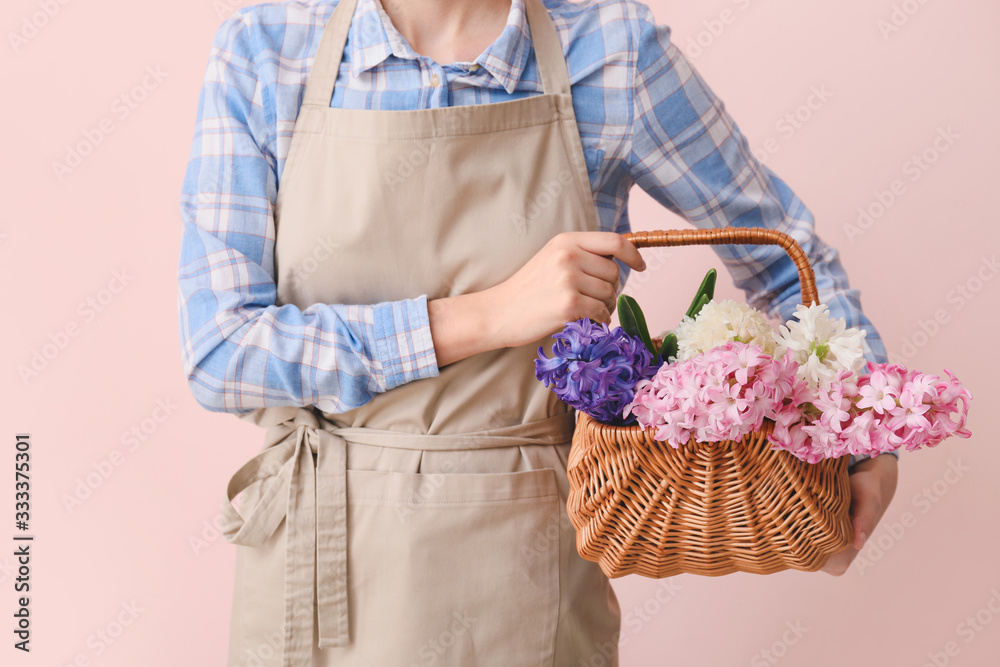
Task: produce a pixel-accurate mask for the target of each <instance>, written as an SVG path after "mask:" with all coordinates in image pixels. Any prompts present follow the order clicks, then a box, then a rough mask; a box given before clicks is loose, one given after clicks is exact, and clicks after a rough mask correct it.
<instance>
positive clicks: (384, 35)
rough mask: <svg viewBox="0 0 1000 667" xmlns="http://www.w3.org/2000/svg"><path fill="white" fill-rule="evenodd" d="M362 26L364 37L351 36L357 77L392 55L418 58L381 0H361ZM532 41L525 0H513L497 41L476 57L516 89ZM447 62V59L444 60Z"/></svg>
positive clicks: (509, 87)
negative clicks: (529, 34)
mask: <svg viewBox="0 0 1000 667" xmlns="http://www.w3.org/2000/svg"><path fill="white" fill-rule="evenodd" d="M359 29H360V31H361V34H362V35H363V36H364V38H363V39H361V40H358V39H354V40H351V41H350V42H349V44H348V46H347V48H348V49H349V50H350V55H351V76H352V77H355V78H356V77H357V76H358V75H359V74H361V72H364V71H366V70H369V69H371V68H373V67H375V66H376V65H378V64H380V63H381V62H382V61H384V60H385V59H387V58H388V57H389V56H390V55H393V56H396V57H397V58H408V59H414V58H416V57H417V56H418V54H417V53H416V52H415V51H414V50H413V48H412V47H411V46H410V44H409V43H408V42H407V41H406V38H405V37H403V35H402V34H400V32H399V31H398V30H396V27H395V26H394V25H393V24H392V21H391V20H390V19H389V16H388V15H387V14H386V13H385V10H384V9H383V8H382V4H381V3H380V2H379V0H358V13H357V14H356V15H355V19H354V25H353V26H352V28H351V30H352V32H353V33H355V34H357V31H358V30H359ZM530 48H531V43H530V41H529V39H528V22H527V19H526V17H525V9H524V0H511V5H510V12H508V14H507V24H506V25H505V26H504V29H503V31H502V32H501V33H500V36H499V37H498V38H497V40H496V41H495V42H493V44H491V45H490V46H489V47H488V48H487V49H486V50H485V51H483V52H482V53H481V54H479V56H478V57H477V58H476V59H475V61H474V62H476V63H478V64H479V65H480V66H482V67H483V69H485V70H486V71H488V72H489V73H490V74H491V75H493V79H494V80H495V81H496V82H497V84H499V86H500V87H502V88H503V89H505V90H506V91H507V92H508V93H513V92H514V89H515V88H516V87H517V83H518V81H520V79H521V75H522V74H523V73H524V68H525V66H526V64H527V62H528V52H529V51H530ZM444 64H447V63H444Z"/></svg>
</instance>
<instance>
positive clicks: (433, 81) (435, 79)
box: [431, 74, 441, 88]
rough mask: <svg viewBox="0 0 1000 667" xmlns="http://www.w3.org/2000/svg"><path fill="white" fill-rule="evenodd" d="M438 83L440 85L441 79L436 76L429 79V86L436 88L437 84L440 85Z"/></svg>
mask: <svg viewBox="0 0 1000 667" xmlns="http://www.w3.org/2000/svg"><path fill="white" fill-rule="evenodd" d="M440 83H441V79H439V78H438V75H437V74H434V76H432V77H431V85H432V86H434V87H435V88H436V87H437V86H438V84H440Z"/></svg>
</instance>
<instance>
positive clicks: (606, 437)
mask: <svg viewBox="0 0 1000 667" xmlns="http://www.w3.org/2000/svg"><path fill="white" fill-rule="evenodd" d="M626 236H628V237H630V240H632V241H633V242H636V245H637V246H638V247H643V246H644V245H684V244H688V243H732V242H734V241H735V242H747V243H776V244H780V245H782V246H783V247H785V249H786V251H788V253H789V255H791V256H792V258H793V260H795V262H796V264H797V266H798V268H799V278H800V282H801V284H802V286H803V301H804V302H806V303H808V304H809V305H805V304H803V305H799V306H798V308H797V309H796V312H795V314H794V318H795V320H797V321H793V320H789V321H788V322H786V323H785V324H783V325H780V326H779V327H778V328H777V329H775V328H774V327H772V326H771V324H770V323H769V322H768V321H767V319H766V317H765V316H764V314H763V313H761V312H760V311H758V310H757V309H755V308H752V307H750V306H748V305H746V304H740V303H736V302H734V301H730V300H722V301H718V300H715V298H714V289H715V281H716V276H717V274H716V271H715V270H714V269H713V270H711V271H709V272H708V274H707V275H706V276H705V279H704V280H703V281H702V284H701V286H700V287H699V289H698V290H697V291H696V293H695V296H694V298H693V299H692V301H691V305H690V307H689V308H688V310H687V311H686V313H685V314H684V315H683V317H682V318H681V321H680V323H679V324H678V325H677V326H676V327H675V328H674V329H673V330H672V331H669V332H664V333H663V334H662V335H661V336H659V337H657V338H655V339H654V338H651V337H650V335H649V333H648V329H647V326H646V322H645V318H644V316H643V314H642V311H641V309H640V308H639V306H638V304H637V303H636V302H635V300H634V299H632V298H631V297H629V296H626V295H622V296H621V297H619V300H618V313H619V319H620V321H621V326H618V327H615V328H613V329H611V328H609V327H608V325H606V324H599V323H595V322H592V321H591V320H588V319H581V320H578V321H576V322H569V323H567V324H566V327H565V329H564V330H563V331H562V332H560V333H557V334H555V335H554V336H553V337H554V338H555V339H556V343H555V344H554V345H553V347H552V354H553V356H552V357H551V358H546V357H545V356H544V354H543V350H542V348H539V358H538V359H537V360H536V362H535V373H536V377H537V378H538V379H539V380H540V381H542V382H544V383H545V384H546V386H549V387H550V388H551V389H552V390H553V391H554V392H555V393H556V394H557V395H559V397H560V398H561V399H562V400H563V401H565V402H566V403H567V404H568V405H570V406H571V407H573V408H575V409H577V410H578V411H579V413H580V414H579V419H578V423H577V429H576V432H575V434H574V438H573V447H572V451H571V453H570V458H569V465H568V474H569V478H570V497H569V501H568V503H567V509H568V511H569V515H570V519H571V520H572V521H573V524H574V526H575V527H576V529H577V548H578V551H579V552H580V554H581V555H582V556H583V557H584V558H588V559H589V560H593V561H596V562H598V563H599V564H600V565H601V568H602V570H603V571H604V572H605V574H607V575H608V576H611V577H617V576H623V575H625V574H629V573H638V574H643V575H645V576H651V577H666V576H671V575H673V574H678V573H681V572H692V573H696V574H704V575H720V574H728V573H730V572H735V571H745V572H756V573H760V574H766V573H771V572H776V571H779V570H784V569H788V568H794V569H799V570H805V571H815V570H818V569H820V568H821V567H822V566H823V564H824V563H825V562H826V560H827V558H828V557H829V556H830V555H832V554H833V553H836V552H837V551H840V550H842V549H843V548H844V547H846V546H847V545H848V543H849V541H850V539H851V525H850V517H849V506H850V497H849V496H850V490H849V489H850V487H849V484H848V479H847V476H848V472H847V464H848V459H849V457H850V455H856V456H875V455H877V454H881V453H886V452H892V451H895V450H897V449H900V448H905V449H907V450H915V449H919V448H922V447H934V446H936V445H938V444H939V443H941V442H942V441H944V440H945V439H946V438H948V437H950V436H959V437H963V438H967V437H969V436H970V435H971V433H970V432H969V430H968V429H967V428H966V427H965V423H966V419H967V415H968V409H969V403H970V401H971V398H972V395H971V393H970V392H969V391H968V390H967V389H966V388H965V387H964V386H962V384H961V383H960V382H959V381H958V379H957V378H956V377H955V376H954V375H953V374H952V373H951V371H949V370H948V369H945V371H944V372H945V373H946V375H947V377H946V378H942V377H940V376H937V375H932V374H929V373H922V372H918V371H915V370H908V369H906V368H904V367H903V366H901V365H898V364H888V363H882V364H876V363H872V362H866V360H865V358H864V347H863V338H864V336H865V334H866V332H865V331H864V330H861V329H857V328H848V327H846V326H845V323H844V321H843V319H839V320H834V319H833V318H831V317H830V315H829V311H828V308H827V306H826V305H824V304H820V303H818V299H817V298H816V295H815V283H814V278H813V275H812V269H811V267H810V266H809V264H808V260H807V259H806V257H805V255H804V253H802V251H801V248H800V247H799V246H798V244H797V243H796V242H795V241H794V239H791V238H790V237H788V236H787V235H784V234H781V233H780V232H776V231H774V230H763V229H755V228H738V229H733V228H730V229H723V230H684V231H679V230H672V231H670V232H644V233H643V232H640V233H633V234H628V235H626ZM637 241H638V242H637ZM807 292H809V294H807ZM953 415H954V416H953ZM664 443H665V444H666V445H669V447H665V446H664Z"/></svg>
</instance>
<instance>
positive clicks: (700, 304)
mask: <svg viewBox="0 0 1000 667" xmlns="http://www.w3.org/2000/svg"><path fill="white" fill-rule="evenodd" d="M711 300H712V299H711V297H709V296H708V295H707V294H702V295H701V298H699V299H698V304H697V305H696V306H695V307H694V311H693V314H692V315H691V317H698V313H700V312H701V309H702V308H704V307H705V304H707V303H708V302H709V301H711Z"/></svg>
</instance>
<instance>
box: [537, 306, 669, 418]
mask: <svg viewBox="0 0 1000 667" xmlns="http://www.w3.org/2000/svg"><path fill="white" fill-rule="evenodd" d="M552 337H553V338H554V339H556V340H555V343H554V344H553V345H552V357H551V358H549V357H546V356H545V352H544V348H543V347H542V346H539V348H538V357H539V358H538V359H536V360H535V377H536V378H538V379H539V380H540V381H541V382H543V383H544V384H545V386H547V387H549V388H550V389H552V391H553V392H555V394H556V395H557V396H558V397H559V398H560V399H561V400H562V401H564V402H565V403H566V404H567V405H569V406H570V407H573V408H575V409H577V410H579V411H581V412H585V413H586V414H588V415H590V416H591V417H593V418H594V419H596V420H597V421H600V422H603V423H606V424H611V425H615V426H627V425H630V424H634V423H635V419H634V418H627V417H623V416H622V410H623V408H624V407H625V406H626V405H628V404H629V403H630V402H631V401H632V397H633V396H634V395H635V386H636V384H638V383H639V382H640V381H641V380H643V379H645V378H649V377H652V376H653V375H654V374H655V373H656V371H657V368H658V367H657V365H656V364H655V363H654V360H653V355H652V353H650V351H649V349H648V348H647V347H646V345H645V343H644V342H643V341H642V340H640V339H639V338H638V337H636V336H631V335H629V334H627V333H626V332H625V331H624V330H623V329H622V328H621V327H615V328H614V329H610V328H609V327H608V325H607V324H604V323H598V322H594V321H592V320H590V319H588V318H582V319H579V320H577V321H576V322H567V323H566V327H565V329H563V331H562V332H560V333H556V334H553V336H552Z"/></svg>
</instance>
